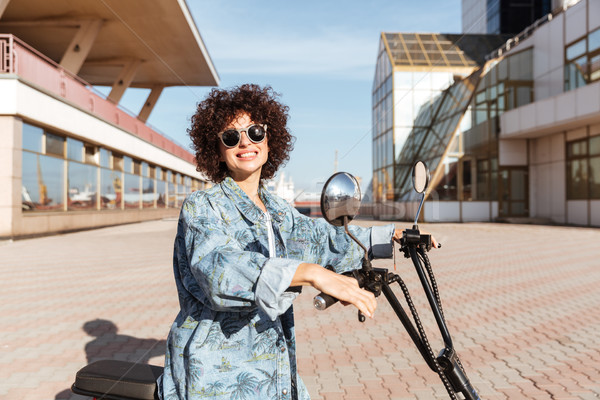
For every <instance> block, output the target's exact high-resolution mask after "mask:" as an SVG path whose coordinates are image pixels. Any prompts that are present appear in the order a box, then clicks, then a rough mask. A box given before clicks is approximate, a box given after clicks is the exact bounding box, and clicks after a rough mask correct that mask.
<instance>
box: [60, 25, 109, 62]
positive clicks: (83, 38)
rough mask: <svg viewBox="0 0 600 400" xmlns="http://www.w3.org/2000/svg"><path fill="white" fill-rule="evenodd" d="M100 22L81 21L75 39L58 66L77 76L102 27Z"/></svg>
mask: <svg viewBox="0 0 600 400" xmlns="http://www.w3.org/2000/svg"><path fill="white" fill-rule="evenodd" d="M102 23H103V21H102V20H89V21H82V22H81V25H80V27H79V30H78V31H77V33H76V34H75V37H74V38H73V40H72V41H71V43H70V44H69V47H67V51H66V52H65V54H64V55H63V57H62V59H61V60H60V65H61V66H62V67H63V68H64V69H66V70H67V71H69V72H71V73H72V74H78V73H79V70H80V69H81V66H82V65H83V63H84V62H85V59H86V58H87V56H88V54H89V52H90V50H91V49H92V46H93V45H94V41H95V40H96V37H97V36H98V32H100V28H101V27H102Z"/></svg>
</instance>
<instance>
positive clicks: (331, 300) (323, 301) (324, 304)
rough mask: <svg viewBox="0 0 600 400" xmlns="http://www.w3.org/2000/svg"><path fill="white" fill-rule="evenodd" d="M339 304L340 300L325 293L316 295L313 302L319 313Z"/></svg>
mask: <svg viewBox="0 0 600 400" xmlns="http://www.w3.org/2000/svg"><path fill="white" fill-rule="evenodd" d="M337 302H338V299H336V298H335V297H333V296H330V295H328V294H325V293H323V292H321V293H319V294H318V295H316V296H315V298H314V300H313V304H314V306H315V308H316V309H317V310H319V311H323V310H326V309H327V308H329V307H330V306H332V305H334V304H335V303H337Z"/></svg>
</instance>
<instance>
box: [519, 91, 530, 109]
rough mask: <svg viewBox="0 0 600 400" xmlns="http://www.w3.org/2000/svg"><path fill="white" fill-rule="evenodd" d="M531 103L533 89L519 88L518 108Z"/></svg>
mask: <svg viewBox="0 0 600 400" xmlns="http://www.w3.org/2000/svg"><path fill="white" fill-rule="evenodd" d="M529 103H531V88H530V87H529V86H519V87H517V107H521V106H524V105H525V104H529Z"/></svg>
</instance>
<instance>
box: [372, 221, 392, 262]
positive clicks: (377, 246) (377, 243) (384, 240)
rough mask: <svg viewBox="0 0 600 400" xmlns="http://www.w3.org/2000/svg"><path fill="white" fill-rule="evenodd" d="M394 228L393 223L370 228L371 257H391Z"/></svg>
mask: <svg viewBox="0 0 600 400" xmlns="http://www.w3.org/2000/svg"><path fill="white" fill-rule="evenodd" d="M394 229H395V228H394V225H393V224H389V225H383V226H374V227H372V228H371V254H370V256H371V258H392V256H393V254H394V253H393V252H394V242H393V239H392V238H393V236H394Z"/></svg>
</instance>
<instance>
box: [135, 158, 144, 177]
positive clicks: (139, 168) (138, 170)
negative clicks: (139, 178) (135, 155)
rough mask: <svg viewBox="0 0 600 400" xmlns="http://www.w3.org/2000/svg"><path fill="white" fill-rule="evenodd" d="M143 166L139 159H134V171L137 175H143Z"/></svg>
mask: <svg viewBox="0 0 600 400" xmlns="http://www.w3.org/2000/svg"><path fill="white" fill-rule="evenodd" d="M141 172H142V166H141V163H140V162H139V161H138V160H133V173H134V174H135V175H141Z"/></svg>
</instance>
